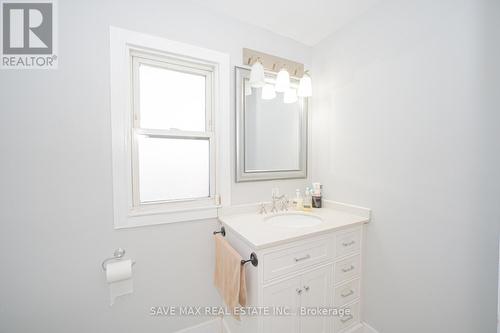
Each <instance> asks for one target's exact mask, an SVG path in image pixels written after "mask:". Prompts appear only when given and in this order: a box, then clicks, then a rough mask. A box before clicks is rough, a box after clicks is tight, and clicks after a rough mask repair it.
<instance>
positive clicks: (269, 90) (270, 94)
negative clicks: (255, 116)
mask: <svg viewBox="0 0 500 333" xmlns="http://www.w3.org/2000/svg"><path fill="white" fill-rule="evenodd" d="M275 97H276V91H275V90H274V86H273V85H272V84H269V83H266V85H265V86H264V88H262V99H274V98H275Z"/></svg>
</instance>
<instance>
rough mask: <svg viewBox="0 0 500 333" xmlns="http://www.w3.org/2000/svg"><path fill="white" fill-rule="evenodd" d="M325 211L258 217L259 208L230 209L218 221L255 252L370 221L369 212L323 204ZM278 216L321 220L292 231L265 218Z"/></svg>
mask: <svg viewBox="0 0 500 333" xmlns="http://www.w3.org/2000/svg"><path fill="white" fill-rule="evenodd" d="M323 205H324V208H313V210H312V211H311V212H303V211H294V210H289V211H287V212H279V213H274V214H271V213H268V214H265V215H262V214H259V213H258V210H259V208H258V205H256V204H252V205H245V206H240V207H231V208H229V209H226V210H222V211H221V212H220V213H219V220H220V222H221V223H222V224H223V225H224V227H225V228H226V232H233V233H236V234H237V235H238V236H239V238H241V239H242V240H243V241H244V242H245V243H247V244H248V245H249V246H250V247H252V248H254V249H255V250H260V249H264V248H267V247H271V246H276V245H280V244H284V243H288V242H292V241H296V240H300V239H304V238H307V237H311V236H318V235H321V234H325V233H329V232H332V231H335V230H340V229H345V228H348V227H353V226H356V225H361V224H364V223H367V222H369V221H370V215H371V211H370V210H369V209H367V208H363V207H358V206H353V205H348V204H342V203H339V202H333V201H328V200H324V201H323ZM279 214H306V215H314V216H317V217H319V218H321V219H322V220H323V222H322V223H320V224H318V225H314V226H307V227H300V228H293V227H284V226H276V225H273V224H272V223H270V222H269V221H268V218H269V217H270V216H273V215H279Z"/></svg>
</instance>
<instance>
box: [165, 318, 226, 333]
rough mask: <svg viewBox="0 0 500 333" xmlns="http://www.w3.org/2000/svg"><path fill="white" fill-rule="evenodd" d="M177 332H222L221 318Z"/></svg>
mask: <svg viewBox="0 0 500 333" xmlns="http://www.w3.org/2000/svg"><path fill="white" fill-rule="evenodd" d="M175 333H221V319H220V318H215V319H211V320H208V321H205V322H203V323H200V324H198V325H194V326H190V327H187V328H183V329H182V330H180V331H177V332H175Z"/></svg>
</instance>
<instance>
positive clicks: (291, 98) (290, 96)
mask: <svg viewBox="0 0 500 333" xmlns="http://www.w3.org/2000/svg"><path fill="white" fill-rule="evenodd" d="M297 100H298V98H297V90H296V89H294V88H289V89H288V90H287V91H285V95H284V96H283V102H284V103H285V104H291V103H295V102H297Z"/></svg>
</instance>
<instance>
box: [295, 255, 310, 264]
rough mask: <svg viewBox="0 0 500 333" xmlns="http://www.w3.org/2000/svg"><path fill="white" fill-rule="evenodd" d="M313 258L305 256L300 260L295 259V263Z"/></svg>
mask: <svg viewBox="0 0 500 333" xmlns="http://www.w3.org/2000/svg"><path fill="white" fill-rule="evenodd" d="M309 258H311V256H310V255H309V254H308V255H305V256H303V257H300V258H295V262H299V261H302V260H307V259H309Z"/></svg>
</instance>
